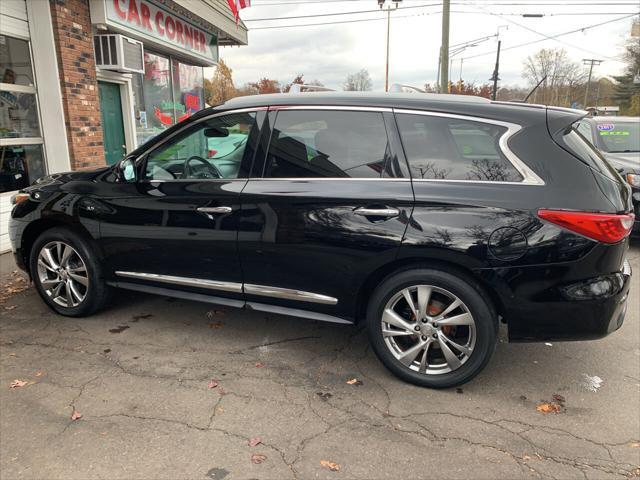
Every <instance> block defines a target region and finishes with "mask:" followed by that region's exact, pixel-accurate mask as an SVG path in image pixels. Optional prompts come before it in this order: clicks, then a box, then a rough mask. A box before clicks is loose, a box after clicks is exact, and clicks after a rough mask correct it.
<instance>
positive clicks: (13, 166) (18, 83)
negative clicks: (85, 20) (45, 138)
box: [0, 35, 45, 193]
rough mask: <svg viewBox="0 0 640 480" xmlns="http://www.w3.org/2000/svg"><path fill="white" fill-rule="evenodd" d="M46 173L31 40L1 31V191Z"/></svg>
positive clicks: (19, 185) (26, 183)
mask: <svg viewBox="0 0 640 480" xmlns="http://www.w3.org/2000/svg"><path fill="white" fill-rule="evenodd" d="M44 174H45V165H44V161H43V153H42V138H41V132H40V118H39V111H38V102H37V96H36V87H35V83H34V79H33V68H32V65H31V51H30V48H29V42H27V41H26V40H21V39H17V38H12V37H9V36H6V35H0V193H2V192H8V191H13V190H18V189H20V188H24V187H26V186H28V185H30V184H31V183H33V182H34V181H35V180H37V179H38V178H39V177H41V176H42V175H44Z"/></svg>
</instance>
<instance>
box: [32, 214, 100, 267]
mask: <svg viewBox="0 0 640 480" xmlns="http://www.w3.org/2000/svg"><path fill="white" fill-rule="evenodd" d="M52 228H66V229H68V230H71V231H73V232H75V233H77V234H78V235H80V236H82V237H83V238H85V239H86V240H88V241H89V242H91V243H93V244H95V242H94V238H93V236H92V235H91V233H89V231H88V230H87V228H86V227H85V226H84V225H82V224H81V223H80V222H78V221H77V220H74V219H73V218H72V217H70V216H68V215H64V214H59V215H52V216H47V217H43V218H39V219H38V220H34V221H33V222H30V223H29V224H28V225H27V226H26V227H25V229H24V231H23V232H22V238H21V243H20V253H21V255H22V257H23V261H24V265H25V267H26V269H27V273H29V275H31V272H30V271H29V257H30V255H31V249H32V248H33V244H34V243H35V241H36V239H37V238H38V237H39V236H40V235H42V233H44V232H46V231H47V230H51V229H52Z"/></svg>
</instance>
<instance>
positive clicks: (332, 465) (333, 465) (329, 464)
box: [320, 460, 340, 472]
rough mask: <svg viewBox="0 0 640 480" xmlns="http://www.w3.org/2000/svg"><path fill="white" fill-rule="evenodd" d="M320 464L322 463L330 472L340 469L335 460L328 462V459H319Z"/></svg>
mask: <svg viewBox="0 0 640 480" xmlns="http://www.w3.org/2000/svg"><path fill="white" fill-rule="evenodd" d="M320 465H322V466H323V467H324V468H328V469H329V470H331V471H332V472H339V471H340V465H338V464H337V463H335V462H330V461H329V460H320Z"/></svg>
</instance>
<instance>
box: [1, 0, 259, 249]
mask: <svg viewBox="0 0 640 480" xmlns="http://www.w3.org/2000/svg"><path fill="white" fill-rule="evenodd" d="M246 44H247V29H246V27H245V26H244V24H243V23H242V22H240V23H239V24H236V21H235V18H234V16H233V14H232V12H231V10H230V8H229V6H228V2H227V1H226V0H49V1H47V0H0V251H4V250H7V249H8V248H9V243H8V238H7V226H8V218H9V210H10V198H11V196H12V195H13V194H14V193H15V191H16V190H18V189H20V188H23V187H25V186H27V185H29V184H30V183H32V182H33V181H35V180H36V179H37V178H38V177H40V176H42V175H44V174H50V173H56V172H63V171H68V170H77V169H83V168H93V167H97V166H104V165H108V164H113V163H115V162H116V161H117V160H119V159H120V158H122V156H124V154H125V153H126V152H128V151H131V150H133V149H134V148H136V147H137V146H138V145H139V144H141V143H143V142H144V141H146V140H147V139H149V138H151V137H153V136H155V135H157V134H158V133H159V132H160V131H162V130H163V129H165V128H168V127H169V126H171V125H173V124H174V123H176V122H178V121H180V120H182V119H184V118H186V117H188V116H189V115H191V114H192V113H194V112H195V111H197V110H199V109H201V108H203V107H204V88H203V87H204V85H203V83H204V75H205V71H206V68H207V67H212V66H214V65H215V64H216V62H217V60H218V47H219V46H220V45H246Z"/></svg>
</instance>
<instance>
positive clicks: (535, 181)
mask: <svg viewBox="0 0 640 480" xmlns="http://www.w3.org/2000/svg"><path fill="white" fill-rule="evenodd" d="M393 112H394V114H408V115H424V116H429V117H441V118H453V119H459V120H468V121H471V122H479V123H489V124H492V125H498V126H501V127H505V128H506V129H507V131H506V132H505V133H504V134H503V135H502V136H501V137H500V140H499V142H498V144H499V145H500V149H501V150H502V153H503V154H504V156H505V157H507V160H509V162H511V165H513V167H514V168H515V169H516V170H517V171H518V172H519V173H520V175H522V181H521V182H500V181H496V182H494V181H491V180H453V179H450V180H449V179H437V178H433V179H414V180H415V181H418V182H422V181H428V182H463V183H481V184H484V183H489V184H498V185H499V184H507V185H537V186H543V185H545V182H544V180H542V178H540V177H539V176H538V175H537V174H536V173H535V172H534V171H533V170H531V168H529V166H528V165H527V164H525V163H524V162H523V161H522V160H520V159H519V158H518V156H517V155H516V154H515V153H513V151H512V150H511V149H510V148H509V145H508V142H509V139H510V138H511V137H512V136H514V135H515V134H516V133H518V132H519V131H520V130H522V126H520V125H517V124H515V123H510V122H503V121H501V120H493V119H489V118H482V117H474V116H469V115H458V114H454V113H442V112H431V111H426V110H409V109H400V108H394V109H393Z"/></svg>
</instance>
